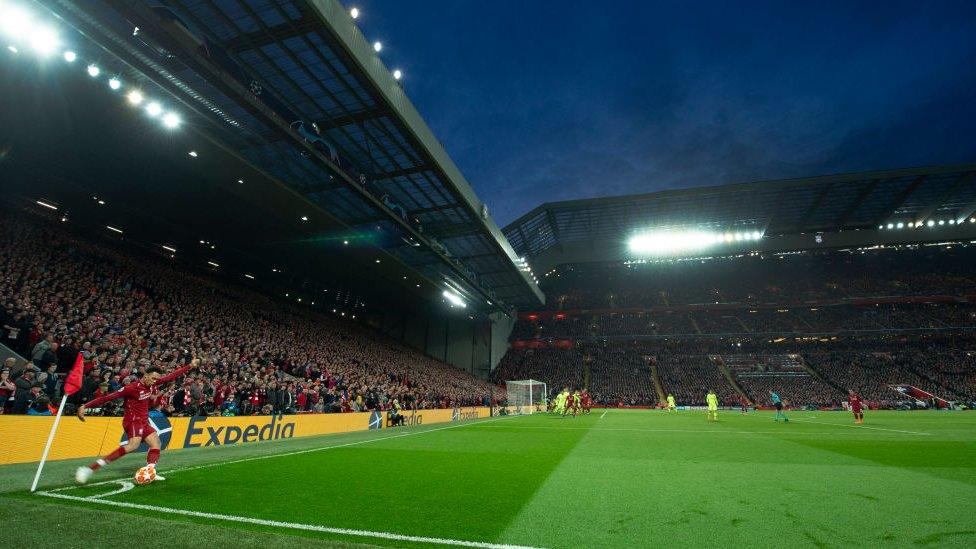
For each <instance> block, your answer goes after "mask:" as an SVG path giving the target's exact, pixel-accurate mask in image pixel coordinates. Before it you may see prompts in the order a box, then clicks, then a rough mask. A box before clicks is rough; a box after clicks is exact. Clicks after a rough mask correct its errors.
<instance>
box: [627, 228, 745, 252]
mask: <svg viewBox="0 0 976 549" xmlns="http://www.w3.org/2000/svg"><path fill="white" fill-rule="evenodd" d="M721 238H722V235H719V234H714V233H709V232H705V231H654V232H647V233H641V234H638V235H635V236H633V237H632V238H631V239H630V241H629V242H628V245H629V247H630V250H631V251H632V252H634V253H638V254H649V255H670V254H675V253H681V252H686V251H694V250H702V249H705V248H708V247H710V246H712V245H715V244H717V243H719V242H720V241H721ZM724 238H725V241H726V242H731V241H732V240H733V239H737V240H741V239H742V234H741V233H737V234H735V235H733V234H732V233H726V234H725V237H724Z"/></svg>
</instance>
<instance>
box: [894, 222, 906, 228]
mask: <svg viewBox="0 0 976 549" xmlns="http://www.w3.org/2000/svg"><path fill="white" fill-rule="evenodd" d="M895 227H897V228H899V229H904V228H905V224H904V223H899V224H897V225H895Z"/></svg>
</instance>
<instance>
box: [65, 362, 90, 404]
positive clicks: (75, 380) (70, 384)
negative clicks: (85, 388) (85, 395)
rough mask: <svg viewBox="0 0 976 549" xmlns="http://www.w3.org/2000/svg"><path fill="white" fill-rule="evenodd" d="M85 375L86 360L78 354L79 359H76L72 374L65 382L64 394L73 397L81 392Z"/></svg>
mask: <svg viewBox="0 0 976 549" xmlns="http://www.w3.org/2000/svg"><path fill="white" fill-rule="evenodd" d="M84 374H85V359H84V357H83V356H82V355H81V353H78V358H76V359H75V365H74V367H73V368H71V372H70V373H69V374H68V378H67V379H65V380H64V394H66V395H73V394H75V393H77V392H78V391H79V390H81V379H82V377H84Z"/></svg>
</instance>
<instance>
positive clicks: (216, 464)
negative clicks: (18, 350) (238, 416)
mask: <svg viewBox="0 0 976 549" xmlns="http://www.w3.org/2000/svg"><path fill="white" fill-rule="evenodd" d="M506 417H509V418H511V417H519V416H499V417H495V418H491V419H486V420H484V421H472V422H470V423H468V422H461V423H456V424H454V425H448V426H446V427H437V428H434V429H425V430H423V431H410V432H407V433H400V434H398V435H392V436H388V437H378V438H371V439H366V440H357V441H354V442H346V443H343V444H333V445H331V446H320V447H318V448H308V449H305V450H296V451H294V452H283V453H280V454H267V455H264V456H252V457H248V458H241V459H235V460H231V461H215V462H213V463H204V464H203V465H194V466H192V467H180V468H176V469H167V470H166V474H167V475H172V474H175V473H185V472H187V471H196V470H197V469H205V468H208V467H220V466H223V465H232V464H234V463H245V462H249V461H258V460H261V459H272V458H278V457H287V456H297V455H299V454H309V453H312V452H322V451H325V450H332V449H334V448H345V447H347V446H357V445H359V444H369V443H371V442H379V441H383V440H390V439H394V438H401V437H409V436H414V435H422V434H424V433H433V432H434V431H444V430H446V429H456V428H458V427H468V426H473V425H483V424H485V423H491V422H493V421H498V420H499V419H505V418H506ZM292 440H294V439H292ZM123 478H125V477H123ZM119 480H120V479H118V478H114V479H110V480H104V481H101V482H94V483H91V484H83V485H77V486H62V487H61V488H54V489H52V490H47V492H63V491H65V490H74V489H76V488H81V487H83V486H101V485H103V484H111V483H115V482H118V481H119ZM38 494H40V492H38Z"/></svg>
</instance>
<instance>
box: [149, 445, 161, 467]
mask: <svg viewBox="0 0 976 549" xmlns="http://www.w3.org/2000/svg"><path fill="white" fill-rule="evenodd" d="M157 461H159V450H158V449H157V448H150V449H149V453H147V454H146V465H156V462H157Z"/></svg>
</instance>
